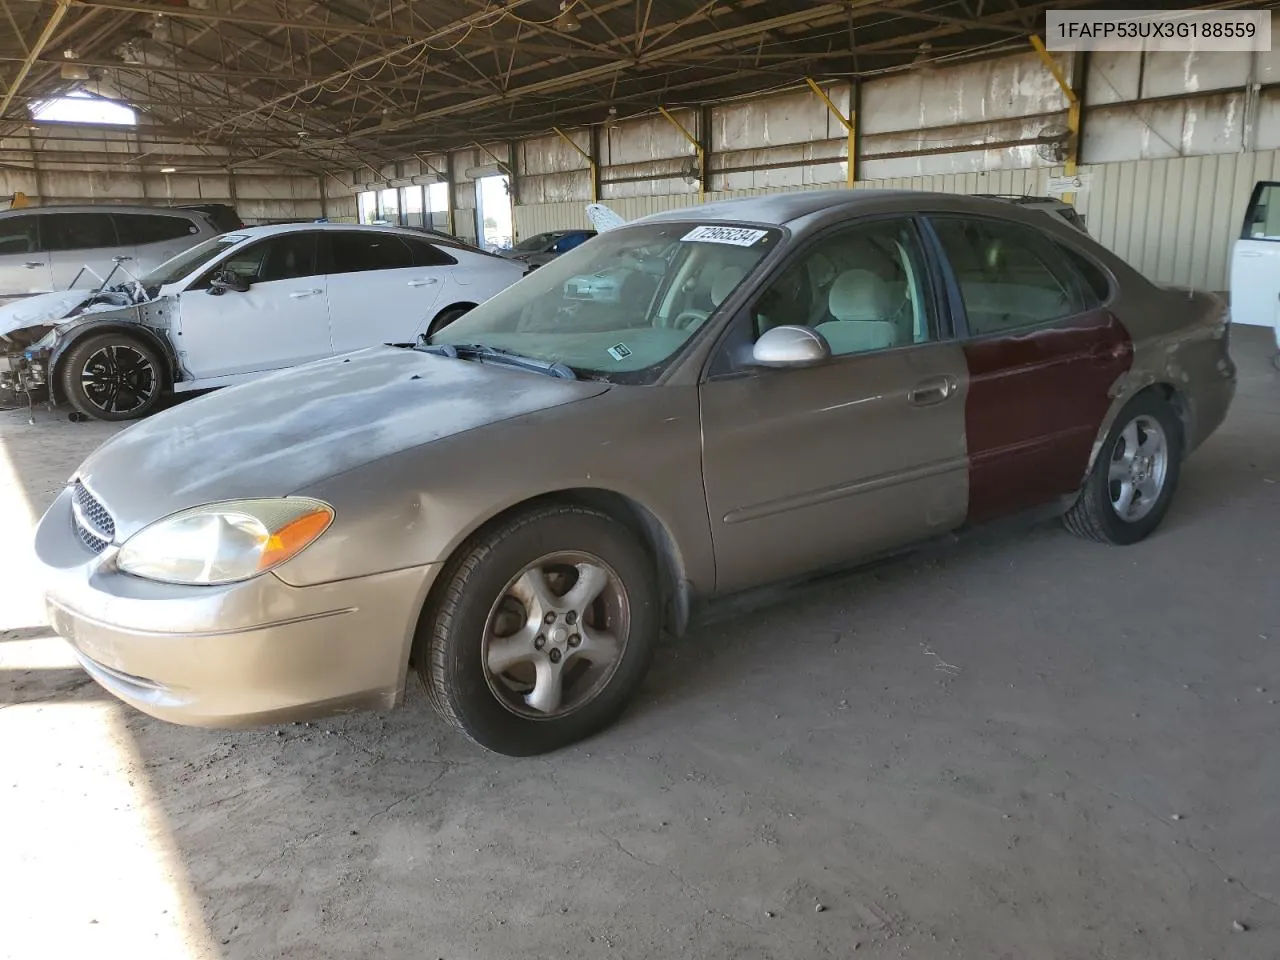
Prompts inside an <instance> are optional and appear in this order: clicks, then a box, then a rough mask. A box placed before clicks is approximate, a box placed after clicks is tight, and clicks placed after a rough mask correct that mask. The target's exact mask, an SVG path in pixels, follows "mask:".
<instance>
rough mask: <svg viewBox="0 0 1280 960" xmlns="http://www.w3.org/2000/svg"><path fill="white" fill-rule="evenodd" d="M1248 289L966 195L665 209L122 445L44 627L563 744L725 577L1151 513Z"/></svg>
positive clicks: (261, 708)
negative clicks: (416, 327) (1118, 251)
mask: <svg viewBox="0 0 1280 960" xmlns="http://www.w3.org/2000/svg"><path fill="white" fill-rule="evenodd" d="M602 276H603V277H611V278H613V282H610V283H608V284H602V285H600V286H598V287H592V286H588V287H587V288H585V289H584V288H583V287H582V286H581V285H580V284H578V283H576V282H575V280H576V278H579V277H602ZM619 292H620V294H621V295H615V294H616V293H619ZM1224 306H1225V305H1224V304H1223V302H1222V300H1221V299H1220V298H1218V297H1216V296H1214V295H1212V294H1210V293H1205V292H1202V291H1190V290H1173V289H1164V288H1161V287H1158V286H1156V285H1154V284H1152V283H1151V282H1149V281H1147V280H1146V279H1144V278H1143V277H1142V276H1141V275H1139V274H1138V273H1137V272H1136V271H1134V270H1133V269H1132V268H1130V267H1128V266H1127V265H1126V264H1125V263H1124V261H1122V260H1121V259H1119V258H1118V257H1116V256H1114V255H1113V254H1111V253H1110V252H1109V251H1107V250H1106V249H1105V248H1103V247H1102V246H1101V245H1099V244H1098V243H1095V242H1094V241H1092V240H1091V239H1090V238H1089V237H1088V236H1086V235H1085V234H1083V233H1081V232H1080V231H1079V230H1077V229H1075V228H1073V227H1069V226H1067V225H1066V224H1065V223H1063V222H1061V221H1057V220H1054V219H1052V218H1050V217H1046V216H1043V215H1042V214H1039V213H1029V212H1027V211H1025V210H1020V209H1018V208H1017V207H1016V206H1015V205H1010V204H1001V203H996V202H993V201H990V200H978V199H974V198H972V197H962V196H955V195H947V194H931V193H915V192H907V191H901V192H895V191H879V190H840V191H831V192H815V193H787V194H780V195H777V196H760V197H750V198H745V199H742V200H730V201H726V202H724V203H718V204H707V205H704V206H697V207H691V208H689V209H686V210H672V211H668V212H666V213H661V214H656V215H654V216H650V217H646V218H645V219H643V220H639V221H637V222H635V223H632V224H628V225H626V226H619V227H617V228H615V229H612V230H609V231H607V232H605V233H603V234H601V236H600V237H599V238H597V239H595V240H592V241H591V242H590V243H587V244H584V245H583V246H582V247H580V248H579V249H578V250H575V251H574V252H573V253H570V254H568V255H567V256H566V257H564V259H562V260H556V261H554V262H552V263H551V264H549V265H547V266H545V267H542V268H541V269H539V270H536V271H534V272H533V273H532V274H530V275H529V276H527V277H525V278H524V279H523V280H521V281H520V282H519V283H517V284H515V285H514V286H513V287H511V288H509V289H508V290H505V291H503V292H502V293H500V294H498V295H497V296H496V297H494V298H493V299H492V300H489V301H488V302H487V303H484V304H481V305H480V306H478V307H477V308H476V309H475V310H473V311H471V312H470V313H469V314H467V315H466V316H464V317H462V318H461V319H460V320H458V321H457V322H456V323H455V324H453V325H452V326H450V327H447V328H445V329H444V330H442V331H441V332H440V333H438V334H436V335H434V336H433V337H431V338H430V339H429V341H428V342H427V343H424V344H419V345H418V346H417V347H416V348H414V349H395V348H392V347H374V348H371V349H368V350H363V351H361V352H360V353H358V354H353V355H351V356H349V357H343V358H341V359H338V358H335V359H333V360H325V361H320V362H318V363H315V364H311V365H309V366H307V367H301V368H298V369H295V370H289V371H285V372H283V373H281V374H278V375H277V376H274V377H269V378H266V379H264V380H261V381H259V382H257V383H250V384H245V385H244V386H242V387H237V388H235V389H233V390H228V391H225V392H223V393H222V394H220V395H217V396H212V397H208V398H205V399H202V400H199V401H196V402H195V403H191V404H184V405H181V406H178V407H175V408H174V409H171V410H166V411H165V412H164V413H161V414H159V415H158V416H156V417H154V418H153V419H151V420H149V421H148V422H146V423H142V424H139V425H138V426H136V427H134V428H132V429H130V430H126V431H124V432H122V433H119V434H117V435H116V436H115V437H113V438H112V439H110V440H108V441H107V442H106V443H105V444H103V445H102V446H100V447H99V448H98V449H97V450H96V451H95V452H94V453H93V454H92V455H90V457H89V458H88V459H87V460H86V461H85V462H84V463H83V464H81V465H80V466H79V468H78V469H77V470H76V471H75V474H74V475H73V476H72V477H71V478H70V481H69V482H68V484H67V486H66V488H65V489H64V490H63V491H62V493H61V494H60V495H59V496H58V498H57V500H55V501H54V503H53V505H52V506H51V507H50V508H49V511H48V512H47V513H46V514H45V516H44V518H43V520H42V521H41V523H40V526H39V529H38V531H37V533H36V541H35V553H36V556H37V558H38V562H39V564H40V567H41V571H42V573H43V575H44V577H45V579H46V583H47V610H48V616H49V623H50V624H52V626H53V628H54V629H55V630H56V631H57V632H58V633H59V634H60V635H61V636H63V637H65V638H66V639H67V640H68V641H69V642H70V644H71V646H72V647H73V649H74V650H75V654H76V656H77V657H78V658H79V660H80V662H81V664H83V666H84V668H85V669H86V670H87V671H88V672H89V674H90V675H91V676H92V677H93V678H94V679H95V680H97V682H98V683H99V684H101V685H102V686H103V687H104V688H106V689H107V690H108V691H110V692H111V693H113V694H115V695H116V696H117V697H120V698H121V699H123V700H125V701H127V702H128V703H131V704H133V705H134V706H135V707H137V708H138V709H140V710H143V711H146V712H147V713H150V714H153V715H155V716H158V717H161V718H164V719H168V720H174V721H178V722H182V723H191V724H199V725H205V726H242V725H247V724H253V723H273V724H274V723H281V722H284V721H288V720H304V719H309V718H311V717H314V716H319V715H324V714H330V713H346V712H349V711H351V710H355V709H359V708H361V707H365V708H378V709H385V708H388V707H391V706H394V705H395V704H397V703H400V702H401V701H402V699H403V697H404V688H405V678H406V676H407V674H408V672H409V671H410V670H411V669H413V670H416V671H417V672H418V674H419V675H420V676H421V678H422V680H423V681H424V683H425V684H426V687H427V691H428V695H429V699H430V701H431V703H432V704H433V706H434V707H435V708H436V710H437V711H439V713H440V715H441V716H442V717H443V718H444V720H445V721H446V722H448V723H449V724H451V725H453V726H455V727H458V728H460V729H461V730H462V731H464V732H465V733H466V734H467V735H469V736H470V737H471V738H473V739H474V740H476V741H477V742H479V743H481V744H483V745H484V746H485V747H488V748H489V749H491V750H496V751H499V752H501V753H507V754H534V753H541V752H544V751H547V750H553V749H555V748H557V747H561V746H564V745H565V744H568V743H571V742H573V741H575V740H578V739H580V738H582V737H585V736H588V735H590V734H592V733H594V732H596V731H598V730H600V729H601V728H603V727H605V726H606V725H608V724H609V723H611V722H612V721H613V720H614V718H616V717H617V716H618V715H619V714H620V713H621V712H622V710H623V709H624V708H625V706H626V704H627V702H628V701H629V700H630V699H631V698H632V697H633V696H634V695H635V693H636V691H637V689H638V688H639V687H640V684H641V681H642V680H643V679H644V675H645V671H646V670H647V668H648V666H649V663H650V661H651V659H652V658H653V656H654V654H655V653H661V650H660V648H659V647H658V637H659V633H660V632H661V631H662V630H663V628H664V627H665V628H666V629H668V630H670V631H671V632H672V633H676V634H678V633H680V632H681V631H682V630H684V629H685V627H686V626H687V625H688V623H689V620H690V616H691V613H692V612H693V611H695V610H696V609H697V608H698V607H700V606H702V605H704V604H706V603H707V602H708V601H714V600H716V599H717V598H724V597H732V596H733V595H735V594H736V593H737V592H739V591H742V590H746V589H751V588H755V587H760V586H763V585H765V584H768V583H772V582H776V581H779V580H788V579H792V578H796V577H801V576H806V575H810V574H813V573H816V572H820V571H825V570H828V569H830V568H832V567H834V566H840V565H845V564H849V563H854V562H859V561H866V560H869V559H872V558H875V557H879V556H883V555H884V554H885V553H886V552H895V551H897V550H900V549H902V548H904V547H907V546H910V545H912V544H915V543H919V542H922V541H928V540H930V539H933V538H938V537H944V536H948V535H950V534H951V533H952V532H954V531H957V530H961V529H964V528H969V527H972V526H975V525H979V524H982V523H985V522H988V521H993V520H997V519H1000V518H1006V517H1010V516H1013V515H1015V514H1018V513H1021V512H1023V511H1027V510H1037V511H1038V510H1055V509H1056V510H1057V511H1058V512H1061V513H1063V514H1065V520H1066V526H1067V527H1068V528H1069V529H1070V530H1071V531H1072V532H1074V533H1076V534H1077V535H1080V536H1082V537H1086V538H1089V539H1092V540H1098V541H1103V542H1106V543H1111V544H1117V545H1120V544H1132V543H1136V542H1137V541H1140V540H1142V539H1143V538H1144V537H1146V536H1148V535H1149V534H1151V533H1152V532H1153V531H1154V530H1155V529H1156V528H1157V527H1158V526H1159V524H1160V521H1161V519H1162V518H1163V517H1164V515H1165V513H1166V511H1167V510H1168V508H1169V505H1170V503H1171V502H1172V500H1173V497H1174V492H1175V490H1176V489H1177V485H1178V476H1179V471H1180V469H1181V467H1182V465H1183V461H1184V459H1185V457H1186V456H1187V455H1188V454H1189V453H1191V452H1192V451H1194V450H1195V449H1196V448H1197V447H1199V446H1200V444H1201V443H1202V442H1204V440H1205V439H1206V438H1207V437H1208V436H1210V435H1211V434H1212V433H1213V432H1214V430H1215V429H1216V428H1217V427H1218V425H1219V424H1221V423H1222V421H1223V418H1224V417H1225V416H1226V414H1227V411H1228V409H1229V408H1230V406H1231V402H1232V398H1233V396H1234V393H1235V388H1236V371H1235V366H1234V365H1233V363H1232V361H1231V357H1230V355H1229V352H1228V346H1229V343H1230V324H1229V322H1228V320H1227V318H1226V314H1225V309H1224ZM1206 473H1207V472H1206ZM1202 476H1203V474H1202ZM1041 548H1043V549H1045V550H1046V551H1048V550H1052V549H1054V546H1053V544H1052V543H1044V542H1041V543H1039V544H1037V547H1036V549H1041ZM1154 549H1155V550H1158V549H1159V547H1158V546H1157V547H1155V548H1154ZM1150 555H1152V554H1151V552H1148V553H1146V554H1143V555H1142V556H1144V557H1146V556H1150ZM1073 562H1083V561H1073ZM937 575H941V576H945V575H946V574H945V572H943V573H940V574H937ZM1016 599H1018V600H1020V601H1022V602H1034V600H1033V599H1028V598H1016ZM1138 599H1140V598H1136V599H1135V602H1137V600H1138ZM1087 601H1088V595H1087V593H1082V595H1081V596H1080V598H1079V601H1078V602H1079V603H1081V604H1084V603H1087ZM1140 608H1141V604H1139V608H1138V609H1140ZM786 653H787V651H786V650H785V649H780V650H779V652H778V658H777V662H778V664H779V669H785V668H786V664H787V661H786ZM678 669H679V668H678V667H676V668H675V669H673V670H672V671H670V672H669V673H668V676H671V675H673V674H674V673H676V672H678ZM756 708H757V709H768V706H767V704H765V703H760V702H757V703H756ZM640 722H643V720H641V721H640Z"/></svg>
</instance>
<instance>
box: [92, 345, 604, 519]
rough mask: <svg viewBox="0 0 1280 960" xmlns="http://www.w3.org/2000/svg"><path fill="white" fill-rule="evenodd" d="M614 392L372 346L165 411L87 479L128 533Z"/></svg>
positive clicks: (111, 446)
mask: <svg viewBox="0 0 1280 960" xmlns="http://www.w3.org/2000/svg"><path fill="white" fill-rule="evenodd" d="M608 389H609V386H608V384H605V383H601V382H599V381H586V380H562V379H558V378H555V377H550V376H546V375H544V374H540V373H531V372H528V371H524V370H518V369H513V368H511V367H506V366H500V365H497V364H491V363H479V362H476V361H471V360H454V359H450V358H448V357H442V356H438V355H433V354H427V353H422V352H421V351H416V350H408V349H401V348H396V347H373V348H370V349H368V350H362V351H359V352H357V353H352V354H347V355H346V356H340V357H334V358H332V359H329V360H321V361H318V362H315V363H310V364H305V365H303V366H300V367H294V368H292V369H289V370H286V371H283V372H281V373H277V374H273V375H271V376H268V377H264V378H262V379H260V380H256V381H253V382H251V383H246V384H242V385H240V386H236V387H229V388H226V389H223V390H221V391H218V392H216V393H212V394H209V395H207V396H204V397H200V398H198V399H195V400H191V401H189V402H187V403H183V404H180V405H179V406H177V407H174V408H172V409H170V410H167V411H165V412H163V413H159V414H157V415H155V416H153V417H151V418H149V419H147V420H144V421H142V422H141V423H138V424H136V425H134V426H132V427H130V428H129V429H127V430H125V431H123V432H122V433H119V434H117V435H116V436H115V437H114V438H112V439H111V440H109V441H108V442H107V443H105V444H103V445H102V446H101V447H99V448H98V450H97V451H96V452H94V453H93V454H92V455H91V456H90V457H89V458H88V459H87V460H85V461H84V463H83V464H82V465H81V467H80V469H79V471H78V472H77V476H78V477H79V478H80V479H81V480H83V481H84V483H85V484H86V485H87V486H88V487H89V488H90V489H91V490H92V491H93V492H94V494H96V495H97V497H98V498H99V499H101V500H102V501H103V503H105V504H106V505H107V507H108V509H109V510H110V511H111V512H112V514H113V516H114V517H115V520H116V529H117V533H118V534H120V535H121V536H128V535H129V534H131V533H132V532H134V531H135V530H136V529H138V528H139V527H141V526H142V525H144V524H146V523H149V522H151V521H152V520H155V519H157V518H159V517H162V516H166V515H168V514H170V513H172V512H174V511H176V510H181V509H185V508H186V507H190V506H195V505H197V504H202V503H209V502H211V501H215V500H230V499H236V498H241V497H274V496H284V495H287V494H291V493H295V492H297V491H299V490H301V489H303V488H305V487H308V486H310V485H312V484H314V483H316V482H318V481H320V480H322V479H324V478H326V477H331V476H333V475H335V474H338V473H342V472H344V471H346V470H350V469H351V468H353V467H357V466H360V465H362V464H366V463H369V462H371V461H373V460H377V459H379V458H382V457H386V456H389V455H390V454H394V453H398V452H400V451H403V450H407V449H410V448H413V447H418V446H421V445H422V444H426V443H430V442H431V441H433V440H439V439H441V438H443V437H448V436H452V435H454V434H458V433H462V432H464V431H467V430H471V429H474V428H476V427H481V426H484V425H486V424H490V423H496V422H498V421H501V420H507V419H510V418H512V417H519V416H522V415H524V414H528V413H534V412H536V411H539V410H545V409H547V408H549V407H554V406H557V405H560V404H565V403H571V402H573V401H576V400H583V399H587V398H589V397H593V396H598V395H599V394H601V393H604V392H605V391H606V390H608ZM494 463H495V465H497V464H498V463H499V458H498V457H497V455H496V453H495V457H494ZM498 469H502V468H501V467H498Z"/></svg>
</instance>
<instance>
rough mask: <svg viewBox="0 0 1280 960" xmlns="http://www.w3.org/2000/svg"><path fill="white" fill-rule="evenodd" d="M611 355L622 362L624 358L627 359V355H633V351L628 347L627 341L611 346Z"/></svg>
mask: <svg viewBox="0 0 1280 960" xmlns="http://www.w3.org/2000/svg"><path fill="white" fill-rule="evenodd" d="M609 356H611V357H613V359H615V360H617V361H618V362H619V363H621V362H622V361H623V360H625V359H627V357H629V356H631V351H630V350H629V349H627V345H626V344H625V343H615V344H614V345H613V346H612V347H610V348H609Z"/></svg>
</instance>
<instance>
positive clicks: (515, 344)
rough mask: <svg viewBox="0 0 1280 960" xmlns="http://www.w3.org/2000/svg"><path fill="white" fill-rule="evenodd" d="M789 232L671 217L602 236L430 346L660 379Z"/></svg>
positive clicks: (623, 378)
mask: <svg viewBox="0 0 1280 960" xmlns="http://www.w3.org/2000/svg"><path fill="white" fill-rule="evenodd" d="M781 236H782V233H781V231H780V230H779V229H778V228H777V227H768V226H765V227H757V226H737V225H727V224H725V225H702V224H698V223H696V222H693V223H691V222H683V223H677V222H671V221H663V222H657V223H651V224H635V225H633V226H628V227H620V228H618V229H616V230H610V231H608V232H606V233H602V234H600V235H599V236H598V237H596V238H595V239H593V240H592V241H591V242H590V243H586V244H583V245H582V246H579V247H577V248H575V249H574V250H573V251H571V252H570V253H567V254H565V255H564V256H562V257H557V258H556V259H555V260H552V261H551V262H550V263H549V264H547V265H546V266H544V267H540V268H539V269H538V270H535V271H534V272H533V273H530V274H529V275H528V276H526V277H524V278H523V279H522V280H520V281H518V282H517V283H515V284H513V285H512V286H510V287H508V288H507V289H505V290H503V291H502V292H501V293H499V294H498V295H497V296H496V297H493V298H492V299H490V300H486V301H485V302H484V303H482V304H480V306H478V307H475V308H474V309H472V310H471V311H470V312H468V313H466V314H464V315H463V316H461V317H459V318H458V319H457V320H456V321H454V322H453V323H451V324H450V325H449V326H447V327H445V328H444V329H443V330H441V331H440V332H439V333H437V334H435V335H434V336H433V337H431V338H430V339H429V340H428V343H430V344H432V345H442V344H457V345H464V344H483V345H485V346H489V347H495V348H497V349H499V350H508V351H512V352H514V353H519V354H522V355H524V356H526V357H532V358H534V359H537V360H542V361H546V362H548V363H563V364H566V365H567V366H569V367H571V368H573V370H574V371H575V372H576V373H578V374H579V375H584V376H596V377H601V378H604V379H608V380H615V381H618V382H629V383H647V382H651V381H652V380H653V378H655V377H656V376H657V375H658V374H659V373H660V372H661V371H662V369H663V367H664V366H665V364H666V363H667V362H668V361H670V359H671V358H672V357H673V356H675V354H676V352H677V351H679V349H680V348H681V347H682V346H684V344H685V343H686V341H688V340H689V339H690V338H691V337H692V336H693V335H694V334H695V333H697V331H698V330H699V329H700V328H701V327H702V326H703V325H704V324H705V323H706V321H707V319H708V317H709V316H710V315H711V313H712V312H713V311H714V310H715V309H716V308H717V307H718V306H720V304H722V303H723V302H724V301H725V299H726V298H727V297H728V296H729V295H730V294H731V293H732V292H733V291H734V290H735V289H736V288H737V287H738V285H739V284H740V283H742V281H743V280H744V279H746V277H747V276H748V275H749V274H750V273H751V272H752V271H753V270H754V269H755V268H756V266H757V265H758V264H759V263H760V261H761V260H762V259H763V258H764V257H765V255H766V254H768V253H769V252H770V251H771V250H773V249H775V248H776V247H777V246H778V242H779V240H780V238H781Z"/></svg>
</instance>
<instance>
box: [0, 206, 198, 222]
mask: <svg viewBox="0 0 1280 960" xmlns="http://www.w3.org/2000/svg"><path fill="white" fill-rule="evenodd" d="M27 213H37V214H38V213H153V214H161V215H164V214H168V215H170V216H177V217H183V218H185V219H187V220H190V219H192V218H193V217H197V216H202V215H203V211H201V210H199V209H196V208H193V207H190V206H181V207H146V206H142V205H131V204H123V203H49V204H43V205H41V206H38V207H18V208H16V209H14V210H0V217H10V216H19V215H22V214H27Z"/></svg>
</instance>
